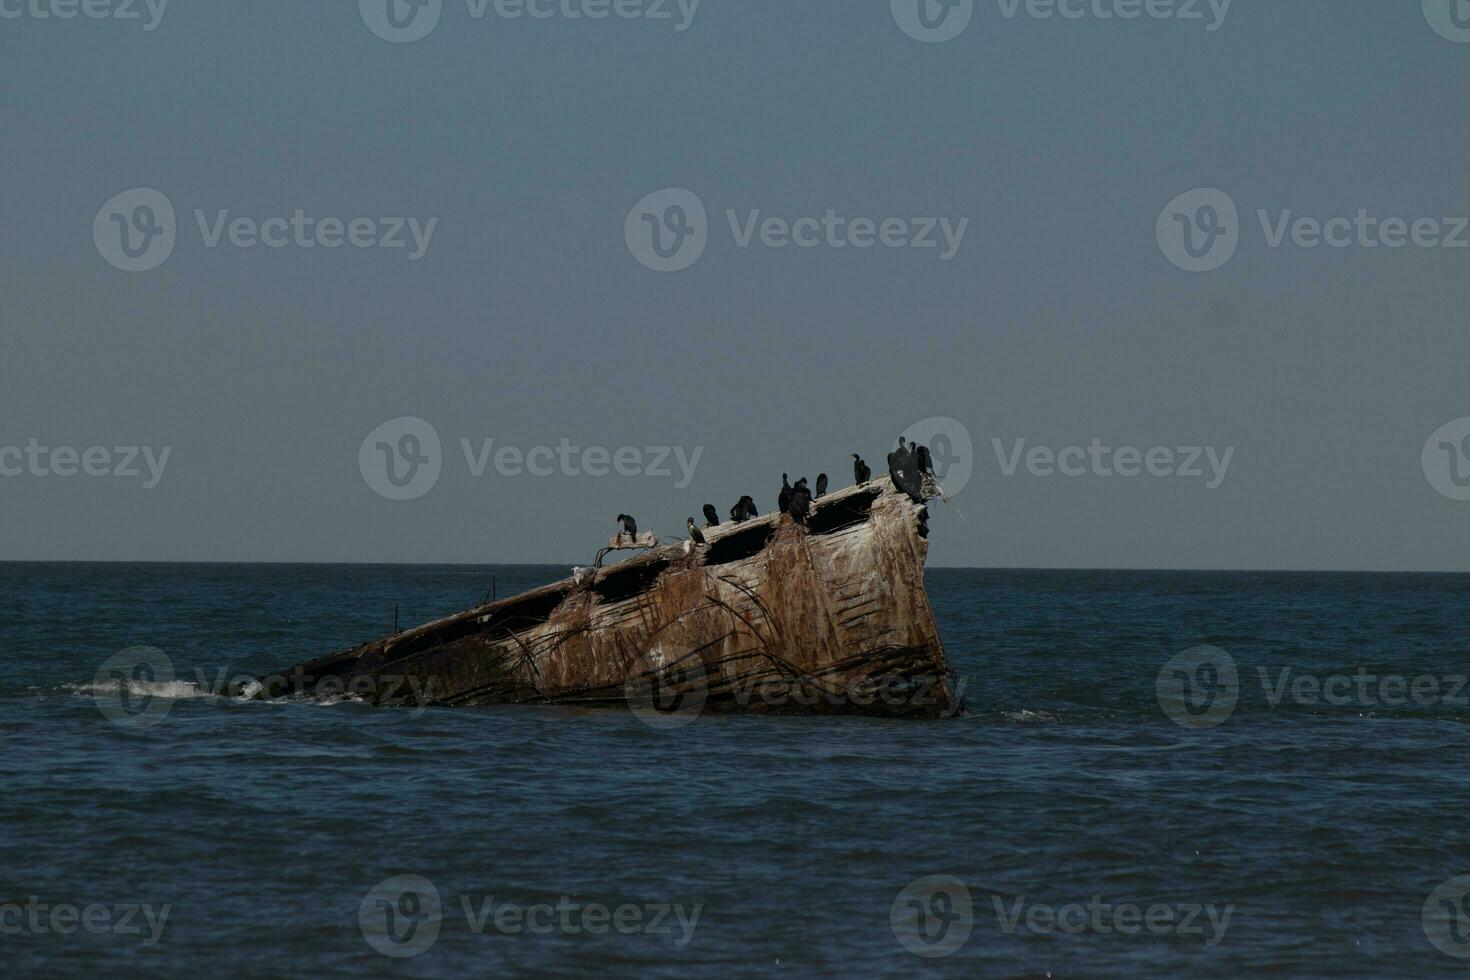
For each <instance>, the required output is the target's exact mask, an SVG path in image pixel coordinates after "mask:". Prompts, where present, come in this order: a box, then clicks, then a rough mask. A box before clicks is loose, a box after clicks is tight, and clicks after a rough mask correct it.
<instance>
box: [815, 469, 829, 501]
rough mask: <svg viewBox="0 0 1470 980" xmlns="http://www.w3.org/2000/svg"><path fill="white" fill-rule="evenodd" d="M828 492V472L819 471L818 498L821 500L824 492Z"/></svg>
mask: <svg viewBox="0 0 1470 980" xmlns="http://www.w3.org/2000/svg"><path fill="white" fill-rule="evenodd" d="M826 492H827V474H826V473H818V474H817V495H816V499H818V500H820V499H821V497H822V494H824V493H826Z"/></svg>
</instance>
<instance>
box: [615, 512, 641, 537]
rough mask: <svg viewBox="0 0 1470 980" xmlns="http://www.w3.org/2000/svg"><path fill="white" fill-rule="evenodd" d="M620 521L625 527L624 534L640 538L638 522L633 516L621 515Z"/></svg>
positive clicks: (619, 516)
mask: <svg viewBox="0 0 1470 980" xmlns="http://www.w3.org/2000/svg"><path fill="white" fill-rule="evenodd" d="M618 521H619V522H621V523H622V525H623V532H624V533H625V534H630V535H632V536H633V537H635V538H636V537H638V522H637V521H635V520H633V516H632V515H631V514H619V515H618Z"/></svg>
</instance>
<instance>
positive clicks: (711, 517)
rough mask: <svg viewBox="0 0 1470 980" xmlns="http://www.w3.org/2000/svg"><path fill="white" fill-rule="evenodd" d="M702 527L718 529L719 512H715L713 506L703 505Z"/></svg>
mask: <svg viewBox="0 0 1470 980" xmlns="http://www.w3.org/2000/svg"><path fill="white" fill-rule="evenodd" d="M704 526H705V527H719V526H720V512H719V511H717V510H715V505H714V504H705V505H704Z"/></svg>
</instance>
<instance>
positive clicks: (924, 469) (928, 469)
mask: <svg viewBox="0 0 1470 980" xmlns="http://www.w3.org/2000/svg"><path fill="white" fill-rule="evenodd" d="M914 465H915V466H917V467H918V468H919V476H920V477H923V476H927V475H932V474H933V473H934V457H933V456H930V455H929V447H928V446H926V445H924V444H923V443H919V442H916V443H914Z"/></svg>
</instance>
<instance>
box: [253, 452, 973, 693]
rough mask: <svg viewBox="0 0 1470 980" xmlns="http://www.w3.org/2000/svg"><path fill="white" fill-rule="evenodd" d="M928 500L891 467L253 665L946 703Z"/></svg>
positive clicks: (369, 683) (447, 688)
mask: <svg viewBox="0 0 1470 980" xmlns="http://www.w3.org/2000/svg"><path fill="white" fill-rule="evenodd" d="M927 513H928V512H927V510H926V508H925V507H924V506H923V505H921V504H918V503H915V502H914V501H912V500H911V499H910V498H909V497H908V496H907V495H905V494H903V493H900V492H897V491H896V490H895V489H894V487H893V485H892V483H891V482H890V481H889V479H888V478H887V477H883V478H880V479H876V480H873V481H871V482H869V483H867V484H865V485H864V486H862V487H849V488H847V489H845V490H839V491H837V492H835V493H832V494H830V495H828V496H825V497H823V498H822V499H821V500H819V501H817V502H816V505H815V507H814V508H813V511H812V513H811V515H810V518H809V520H808V524H807V526H805V527H803V526H800V525H798V524H796V523H795V522H794V521H792V519H791V518H790V517H788V516H786V515H779V514H769V515H766V516H764V517H760V518H756V519H754V520H750V521H746V522H744V523H741V524H723V525H721V526H719V527H715V528H709V529H706V530H705V531H704V534H705V537H706V539H707V542H708V543H707V544H706V545H704V546H697V545H692V544H690V543H688V542H685V543H683V544H678V545H670V546H666V547H662V548H658V549H656V550H652V551H649V552H648V553H646V554H643V555H639V556H637V557H634V558H630V559H628V560H626V561H623V562H621V563H619V564H616V565H612V566H609V567H607V568H601V569H583V570H581V574H579V575H578V576H577V577H574V578H570V579H565V580H563V581H561V582H557V583H554V584H552V585H548V586H544V587H542V588H539V589H535V590H532V591H531V592H527V593H524V594H523V595H519V596H516V597H514V598H510V599H502V600H499V601H496V602H491V603H489V604H486V605H482V606H478V607H476V608H473V609H469V610H466V611H464V612H461V613H457V614H455V615H453V616H449V617H446V618H444V619H440V620H437V621H435V622H432V623H427V624H425V625H423V626H420V627H417V628H415V629H411V630H407V631H405V632H402V633H398V634H396V635H394V636H390V637H386V638H383V639H379V640H375V641H373V642H370V643H367V644H364V645H363V646H360V647H357V648H355V649H352V650H348V651H345V652H342V653H338V654H334V655H332V656H328V657H324V658H322V659H320V660H316V661H312V662H311V663H307V664H302V665H300V666H299V667H295V668H291V669H290V670H288V671H287V672H286V673H284V674H280V675H273V676H272V677H268V678H262V679H261V681H260V684H261V685H262V686H261V687H258V688H256V691H257V693H259V694H260V695H263V696H273V695H278V694H282V693H287V692H288V691H298V692H301V693H305V694H308V695H311V694H313V693H321V692H323V691H326V690H330V691H332V692H335V693H342V692H343V691H344V690H345V691H346V692H348V693H356V694H358V695H359V696H362V697H364V698H366V699H367V700H370V701H373V702H374V703H378V704H385V705H401V704H424V705H479V704H511V703H542V704H563V705H608V706H628V707H633V708H634V709H635V710H638V709H640V708H643V709H648V708H650V707H652V708H653V709H654V710H656V711H657V710H664V709H667V708H669V706H671V705H672V706H674V710H679V706H683V707H682V710H688V705H689V704H691V703H693V704H695V705H696V708H697V710H703V711H750V712H783V713H860V714H877V715H888V716H904V717H945V716H950V715H953V714H954V713H956V711H957V710H958V705H957V704H956V703H955V694H954V688H953V684H952V683H951V681H952V672H951V670H950V667H949V664H948V662H947V661H946V659H945V656H944V649H943V646H942V644H941V642H940V638H939V631H938V629H937V628H936V627H935V624H934V617H933V613H932V611H931V610H930V607H929V598H928V595H927V594H926V593H925V591H924V578H923V576H924V560H925V557H926V554H927V552H928V541H927V538H926V535H927V528H926V527H925V521H926V519H927Z"/></svg>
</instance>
